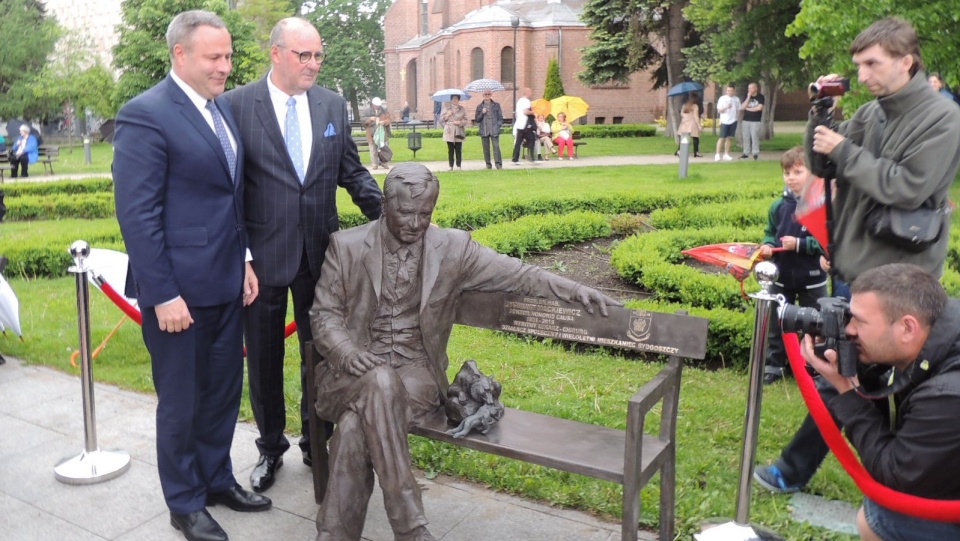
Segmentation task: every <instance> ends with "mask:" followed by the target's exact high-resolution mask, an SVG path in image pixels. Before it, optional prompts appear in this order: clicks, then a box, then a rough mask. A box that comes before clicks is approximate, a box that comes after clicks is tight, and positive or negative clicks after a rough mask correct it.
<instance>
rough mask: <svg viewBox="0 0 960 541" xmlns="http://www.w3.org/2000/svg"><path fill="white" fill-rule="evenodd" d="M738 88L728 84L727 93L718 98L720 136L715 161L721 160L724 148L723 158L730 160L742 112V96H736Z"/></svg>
mask: <svg viewBox="0 0 960 541" xmlns="http://www.w3.org/2000/svg"><path fill="white" fill-rule="evenodd" d="M736 92H737V89H736V88H734V87H733V85H727V91H726V94H724V95H723V96H720V99H719V100H717V113H719V115H720V138H719V139H717V154H716V155H715V156H714V157H713V161H715V162H718V161H720V151H721V150H723V160H724V161H730V160H732V159H733V158H731V157H730V142H731V141H732V140H733V136H734V135H735V134H736V133H737V116H738V115H739V113H740V98H738V97H737V96H736Z"/></svg>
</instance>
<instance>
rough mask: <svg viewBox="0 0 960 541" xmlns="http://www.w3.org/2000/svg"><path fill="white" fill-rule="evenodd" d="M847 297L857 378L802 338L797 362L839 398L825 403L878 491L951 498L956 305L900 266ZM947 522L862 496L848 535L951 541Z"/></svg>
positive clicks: (959, 466)
mask: <svg viewBox="0 0 960 541" xmlns="http://www.w3.org/2000/svg"><path fill="white" fill-rule="evenodd" d="M850 292H851V294H852V298H851V299H850V305H849V312H848V313H847V314H846V318H845V319H846V321H845V323H846V326H845V331H846V340H848V341H849V342H850V343H852V345H853V346H854V348H852V349H855V351H856V357H857V358H858V361H859V365H860V366H859V367H858V368H859V369H858V370H857V372H859V376H858V379H856V378H848V377H845V376H844V375H842V374H841V373H840V370H842V368H840V369H839V370H838V358H837V357H838V356H837V350H833V349H828V350H826V352H825V353H824V355H823V357H820V356H818V355H817V353H816V352H815V351H814V347H815V346H814V337H813V336H812V334H807V335H806V336H805V337H804V338H803V343H802V352H803V356H804V358H805V359H806V361H807V363H809V364H810V366H812V367H813V368H814V369H815V370H816V371H817V372H818V373H819V374H820V376H821V377H822V378H823V379H824V380H826V381H827V382H829V383H830V385H832V386H833V387H834V388H835V389H836V390H837V392H838V393H839V394H838V395H837V396H835V397H834V398H832V399H831V400H829V401H828V402H827V407H828V408H829V410H830V413H831V414H832V415H833V416H834V418H835V419H836V420H837V421H838V422H840V423H841V424H842V425H843V427H844V431H845V432H846V435H847V438H848V439H849V440H850V443H851V444H852V445H853V447H854V448H855V449H856V450H857V452H858V453H859V455H860V460H861V461H862V462H863V465H864V467H865V468H866V469H867V471H868V472H870V475H871V476H873V478H874V479H876V480H877V481H878V482H879V483H881V484H883V485H885V486H887V487H890V488H892V489H894V490H897V491H900V492H904V493H907V494H912V495H915V496H920V497H923V498H931V499H938V500H960V462H958V460H957V457H958V456H960V415H957V411H960V300H957V299H949V298H948V297H947V293H946V292H945V291H944V290H943V287H942V286H941V285H940V284H939V282H938V281H937V278H936V277H934V276H933V275H932V274H930V273H929V272H927V271H926V270H924V269H923V268H921V267H919V266H917V265H911V264H904V263H895V264H890V265H883V266H880V267H876V268H873V269H870V270H867V271H865V272H864V273H863V274H861V275H860V276H859V277H858V278H857V279H856V280H854V282H853V284H852V286H851V288H850ZM838 349H839V351H841V352H843V351H844V349H843V348H838ZM891 371H892V374H893V375H892V377H891V376H890V374H891ZM864 395H873V396H864ZM879 398H882V399H879ZM956 520H957V521H958V522H955V523H947V522H936V521H932V520H924V519H919V518H915V517H911V516H908V515H903V514H901V513H898V512H895V511H892V510H890V509H887V508H885V507H881V506H880V505H878V504H877V503H876V502H874V501H873V500H871V499H870V498H869V497H865V498H864V501H863V506H862V507H861V508H860V510H859V511H858V513H857V529H858V530H859V532H860V536H861V539H864V540H884V541H897V540H908V539H909V540H911V541H922V540H931V541H932V540H937V541H939V540H944V539H960V517H957V519H956Z"/></svg>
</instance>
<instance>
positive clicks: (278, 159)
mask: <svg viewBox="0 0 960 541" xmlns="http://www.w3.org/2000/svg"><path fill="white" fill-rule="evenodd" d="M270 62H271V65H272V69H271V70H270V72H269V73H268V74H267V75H266V76H265V77H264V78H262V79H260V80H259V81H257V82H254V83H250V84H248V85H245V86H243V87H241V88H238V89H235V90H232V91H230V92H228V93H227V94H225V97H226V98H227V100H228V101H229V102H230V104H231V108H232V110H233V115H234V117H235V118H236V119H237V124H238V125H239V128H240V137H241V139H242V140H243V144H244V150H245V156H246V158H245V161H244V168H245V169H244V172H245V174H244V189H245V192H244V193H245V197H244V203H245V205H246V206H245V208H246V225H247V231H248V234H249V237H250V251H251V254H252V256H253V262H252V263H253V267H254V270H255V272H256V274H257V277H258V278H259V280H260V296H259V297H258V298H257V299H256V301H255V302H253V303H252V304H251V305H250V306H249V307H248V308H247V309H246V311H245V314H244V336H245V338H246V345H247V366H248V376H249V382H250V403H251V406H252V408H253V414H254V418H255V419H256V421H257V428H258V429H259V430H260V437H259V438H258V439H257V447H258V449H259V450H260V461H259V462H258V463H257V466H256V467H255V468H254V470H253V472H252V473H251V475H250V484H251V487H252V488H253V490H255V491H257V492H262V491H264V490H266V489H268V488H270V486H271V485H272V484H273V482H274V479H275V475H276V471H277V469H279V468H280V466H282V464H283V453H284V452H285V451H286V450H287V449H288V448H289V447H290V443H289V442H288V441H287V438H286V436H284V434H283V431H284V428H285V426H286V408H285V405H284V395H283V357H284V337H283V331H284V318H285V317H286V313H287V295H288V293H287V292H288V291H289V292H290V295H291V296H292V298H293V311H294V320H295V321H296V323H297V329H298V338H299V344H300V358H301V401H300V413H301V426H302V427H301V431H300V433H301V435H302V437H301V439H300V449H301V451H302V453H303V459H304V463H305V464H308V465H309V464H310V455H309V449H310V444H309V439H308V433H307V431H308V429H307V410H306V408H307V403H306V398H305V395H306V393H305V392H303V389H304V382H303V378H304V374H305V370H304V368H303V348H304V346H303V344H304V343H305V342H307V341H309V340H311V339H312V336H311V332H310V318H309V314H308V311H309V310H310V306H311V305H312V303H313V293H314V286H315V285H316V283H317V280H319V278H320V267H321V266H322V265H323V256H324V253H325V252H326V250H327V243H328V240H329V237H330V233H332V232H334V231H336V230H337V229H339V220H338V217H337V206H336V192H337V186H342V187H344V188H346V189H347V191H348V192H349V193H350V196H351V197H352V198H353V201H354V203H356V205H357V206H358V207H360V210H361V211H362V212H363V214H364V215H366V216H367V217H368V218H369V219H371V220H373V219H376V218H379V217H380V210H381V196H382V194H381V192H380V188H379V187H378V186H377V183H376V181H374V179H373V177H372V176H371V175H370V173H369V172H368V171H367V169H366V168H365V167H364V166H363V165H362V164H361V162H360V157H359V154H358V152H357V146H356V144H354V142H353V139H352V138H351V136H350V123H349V121H348V119H347V106H346V102H345V101H344V99H343V98H342V97H340V96H338V95H336V94H335V93H333V92H331V91H330V90H327V89H325V88H322V87H320V86H317V85H316V84H315V83H316V79H317V74H318V73H319V71H320V66H321V64H322V62H323V42H322V41H321V39H320V34H319V33H318V32H317V29H316V28H314V27H313V25H311V24H310V23H309V22H307V21H306V20H304V19H300V18H296V17H291V18H287V19H283V20H281V21H280V22H278V23H277V25H276V26H275V27H274V29H273V32H272V33H271V34H270ZM329 432H330V430H329V429H328V433H329Z"/></svg>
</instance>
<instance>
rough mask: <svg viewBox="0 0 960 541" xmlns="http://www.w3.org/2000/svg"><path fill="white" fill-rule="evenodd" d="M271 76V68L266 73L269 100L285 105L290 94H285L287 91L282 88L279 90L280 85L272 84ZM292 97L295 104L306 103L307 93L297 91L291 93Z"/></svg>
mask: <svg viewBox="0 0 960 541" xmlns="http://www.w3.org/2000/svg"><path fill="white" fill-rule="evenodd" d="M272 76H273V70H270V72H269V73H267V90H269V91H270V101H274V102H280V103H282V104H283V105H286V104H287V99H288V98H290V97H291V95H290V94H287V93H286V92H284V91H283V90H280V87H278V86H277V85H275V84H273V79H272V78H271V77H272ZM292 97H293V99H295V100H297V105H300V104H302V103H306V101H307V93H306V92H301V93H299V94H293V96H292Z"/></svg>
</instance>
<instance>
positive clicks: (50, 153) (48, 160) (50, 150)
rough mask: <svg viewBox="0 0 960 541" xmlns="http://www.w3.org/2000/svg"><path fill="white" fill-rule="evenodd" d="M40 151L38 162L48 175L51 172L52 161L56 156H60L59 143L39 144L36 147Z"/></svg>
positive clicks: (55, 159)
mask: <svg viewBox="0 0 960 541" xmlns="http://www.w3.org/2000/svg"><path fill="white" fill-rule="evenodd" d="M38 151H39V153H40V163H42V164H43V170H44V172H46V173H47V174H48V175H52V174H53V162H55V161H57V158H59V157H60V146H59V145H40V148H39V149H38Z"/></svg>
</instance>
